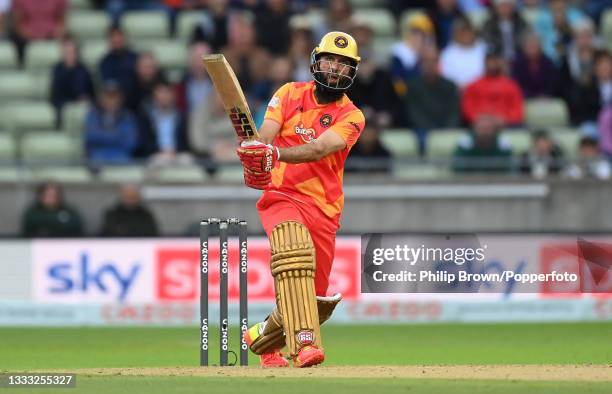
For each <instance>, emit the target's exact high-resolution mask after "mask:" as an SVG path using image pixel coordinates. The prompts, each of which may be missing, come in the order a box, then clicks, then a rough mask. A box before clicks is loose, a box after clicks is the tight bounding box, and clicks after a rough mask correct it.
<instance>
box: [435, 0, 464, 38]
mask: <svg viewBox="0 0 612 394" xmlns="http://www.w3.org/2000/svg"><path fill="white" fill-rule="evenodd" d="M435 3H436V4H435V6H434V7H431V8H430V10H429V12H428V13H427V14H428V16H429V19H431V21H432V22H433V24H434V28H435V32H436V44H437V45H438V48H441V49H442V48H445V47H446V46H447V45H448V43H449V42H450V40H451V38H452V33H453V23H455V21H456V20H457V19H459V18H465V15H464V14H463V12H462V11H461V9H460V8H459V5H458V4H457V3H458V2H457V0H436V2H435Z"/></svg>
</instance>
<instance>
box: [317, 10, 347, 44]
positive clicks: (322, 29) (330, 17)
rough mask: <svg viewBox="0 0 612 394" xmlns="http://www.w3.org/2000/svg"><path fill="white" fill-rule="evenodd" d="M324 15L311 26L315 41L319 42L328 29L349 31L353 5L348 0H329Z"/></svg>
mask: <svg viewBox="0 0 612 394" xmlns="http://www.w3.org/2000/svg"><path fill="white" fill-rule="evenodd" d="M326 3H327V9H326V10H325V13H324V15H325V17H324V18H323V19H322V20H321V21H320V22H319V23H316V25H315V26H314V28H313V31H314V35H315V37H314V38H315V41H316V42H319V41H320V40H321V38H323V36H324V35H325V34H327V33H328V32H330V31H349V30H350V27H351V17H352V15H353V7H352V5H351V2H350V0H329V1H327V2H326Z"/></svg>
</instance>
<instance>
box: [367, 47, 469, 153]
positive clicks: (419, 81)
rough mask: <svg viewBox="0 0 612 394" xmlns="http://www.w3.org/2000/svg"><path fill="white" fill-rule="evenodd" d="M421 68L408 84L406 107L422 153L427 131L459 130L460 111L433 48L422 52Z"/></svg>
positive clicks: (457, 96)
mask: <svg viewBox="0 0 612 394" xmlns="http://www.w3.org/2000/svg"><path fill="white" fill-rule="evenodd" d="M421 69H422V76H420V77H417V78H415V79H413V80H412V81H411V82H410V85H409V87H408V95H407V96H406V100H405V106H406V107H407V108H408V112H409V113H410V125H411V127H412V128H413V129H414V130H415V132H416V133H417V136H418V138H419V145H420V150H421V153H424V152H425V142H426V138H427V131H428V130H430V129H434V128H447V127H458V126H459V124H460V121H461V116H460V115H461V111H460V110H459V94H458V92H457V87H456V86H455V84H454V83H452V82H451V81H449V80H448V79H446V78H444V77H443V76H442V75H440V71H439V69H438V51H437V50H436V49H433V48H432V49H430V50H428V51H425V52H424V53H423V59H422V61H421ZM360 71H361V70H360ZM360 78H361V77H360Z"/></svg>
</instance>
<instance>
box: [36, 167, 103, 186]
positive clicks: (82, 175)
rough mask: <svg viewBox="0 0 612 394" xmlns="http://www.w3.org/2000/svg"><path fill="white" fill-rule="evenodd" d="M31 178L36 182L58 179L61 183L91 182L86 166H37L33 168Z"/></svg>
mask: <svg viewBox="0 0 612 394" xmlns="http://www.w3.org/2000/svg"><path fill="white" fill-rule="evenodd" d="M32 178H33V180H35V181H37V182H43V181H58V182H62V183H87V182H91V180H92V177H91V173H90V172H89V170H88V169H87V168H86V167H80V166H70V167H47V166H45V167H38V168H36V167H35V168H33V170H32Z"/></svg>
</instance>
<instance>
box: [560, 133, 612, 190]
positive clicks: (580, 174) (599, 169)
mask: <svg viewBox="0 0 612 394" xmlns="http://www.w3.org/2000/svg"><path fill="white" fill-rule="evenodd" d="M565 175H566V176H567V177H568V178H571V179H583V178H595V179H601V180H607V179H610V163H609V162H608V160H606V159H605V157H603V155H602V154H601V152H600V150H599V145H598V144H597V140H596V139H594V138H592V137H582V139H581V140H580V145H579V147H578V160H577V162H575V163H572V164H571V165H569V166H568V167H567V169H566V170H565Z"/></svg>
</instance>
